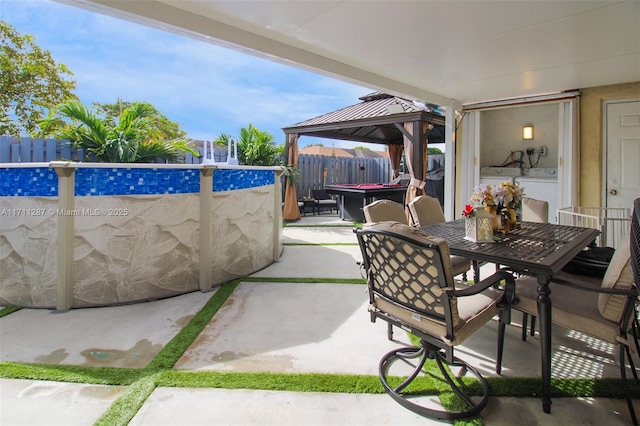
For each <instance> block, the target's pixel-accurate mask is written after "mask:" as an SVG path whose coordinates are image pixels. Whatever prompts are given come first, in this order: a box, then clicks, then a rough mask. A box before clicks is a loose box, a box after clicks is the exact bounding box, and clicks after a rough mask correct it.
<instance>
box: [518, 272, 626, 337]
mask: <svg viewBox="0 0 640 426" xmlns="http://www.w3.org/2000/svg"><path fill="white" fill-rule="evenodd" d="M556 278H560V279H563V280H567V281H571V282H574V283H576V284H578V285H580V286H583V287H590V288H593V289H599V288H600V287H601V285H602V281H601V280H600V279H599V278H597V277H591V276H584V275H571V274H567V273H564V272H561V273H559V274H558V275H556ZM549 289H550V290H551V306H552V312H551V318H552V321H553V323H554V324H557V325H559V326H562V327H566V328H569V329H572V330H577V331H580V332H582V333H585V334H589V335H591V336H594V337H597V338H599V339H602V340H605V341H607V342H609V343H613V344H618V343H619V342H618V341H617V340H616V337H617V336H619V335H620V327H619V326H618V324H617V323H616V322H614V321H610V320H608V319H607V318H605V317H603V316H602V315H601V314H600V310H599V309H598V297H599V295H598V293H594V292H591V291H581V290H578V289H575V288H571V287H567V286H563V285H560V284H555V283H551V284H550V285H549ZM516 297H517V299H518V303H517V305H515V306H514V308H516V309H518V310H521V311H523V312H526V313H528V314H531V315H535V316H537V315H538V304H537V299H538V281H537V280H536V279H535V278H533V277H521V278H518V279H517V280H516Z"/></svg>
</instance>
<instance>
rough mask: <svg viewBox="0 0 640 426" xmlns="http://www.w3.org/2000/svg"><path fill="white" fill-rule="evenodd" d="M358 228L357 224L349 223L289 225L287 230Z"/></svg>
mask: <svg viewBox="0 0 640 426" xmlns="http://www.w3.org/2000/svg"><path fill="white" fill-rule="evenodd" d="M357 227H358V226H357V225H355V224H353V225H352V224H349V223H345V224H335V223H334V224H331V223H326V224H317V225H311V224H307V225H305V224H295V225H294V224H291V223H287V228H357Z"/></svg>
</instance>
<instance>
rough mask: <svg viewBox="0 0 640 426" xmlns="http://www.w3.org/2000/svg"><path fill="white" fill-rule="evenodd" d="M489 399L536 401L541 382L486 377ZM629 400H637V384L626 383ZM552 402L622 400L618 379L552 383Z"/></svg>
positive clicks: (528, 379)
mask: <svg viewBox="0 0 640 426" xmlns="http://www.w3.org/2000/svg"><path fill="white" fill-rule="evenodd" d="M486 380H487V383H488V384H489V394H490V395H491V396H496V397H501V396H506V397H515V398H525V397H526V398H535V397H541V396H542V381H541V379H539V378H526V377H512V378H507V377H487V378H486ZM627 384H628V385H629V394H630V395H631V398H640V382H639V381H638V380H634V379H632V380H629V379H627ZM551 397H552V398H589V397H590V398H616V399H621V398H624V397H625V396H624V387H623V386H622V380H621V379H614V378H604V379H551Z"/></svg>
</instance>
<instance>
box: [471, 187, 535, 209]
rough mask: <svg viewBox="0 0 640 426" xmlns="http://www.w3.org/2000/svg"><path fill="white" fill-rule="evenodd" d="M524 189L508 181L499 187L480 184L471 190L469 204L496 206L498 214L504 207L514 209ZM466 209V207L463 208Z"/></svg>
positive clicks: (520, 199)
mask: <svg viewBox="0 0 640 426" xmlns="http://www.w3.org/2000/svg"><path fill="white" fill-rule="evenodd" d="M523 195H524V188H522V187H521V186H520V185H518V184H514V183H513V182H511V181H510V180H508V181H505V182H501V183H500V185H488V184H486V183H481V184H480V185H478V186H476V187H475V188H473V193H472V194H471V202H472V203H474V204H475V205H476V206H486V207H489V206H497V207H498V212H500V210H501V209H502V208H504V207H507V206H508V207H516V206H517V205H519V204H520V203H521V202H522V196H523ZM465 209H466V206H465Z"/></svg>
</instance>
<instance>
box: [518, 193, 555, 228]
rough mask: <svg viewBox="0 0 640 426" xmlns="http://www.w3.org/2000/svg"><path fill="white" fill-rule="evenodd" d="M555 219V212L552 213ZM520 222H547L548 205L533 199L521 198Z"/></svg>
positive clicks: (545, 202)
mask: <svg viewBox="0 0 640 426" xmlns="http://www.w3.org/2000/svg"><path fill="white" fill-rule="evenodd" d="M553 214H554V217H555V212H553ZM522 220H523V221H525V222H538V223H548V222H549V203H548V202H547V201H543V200H536V199H535V198H529V197H522Z"/></svg>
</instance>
